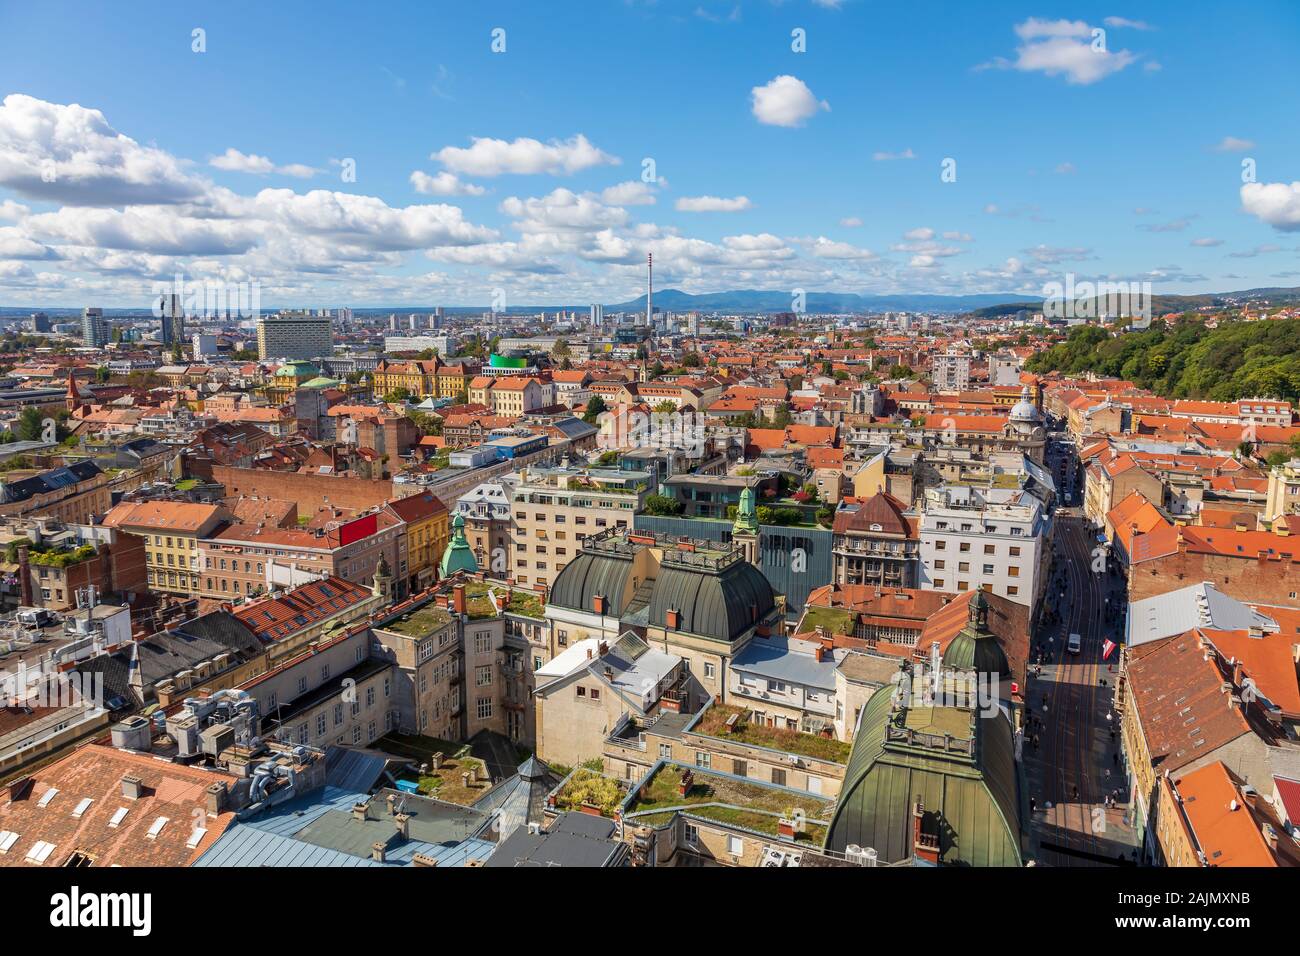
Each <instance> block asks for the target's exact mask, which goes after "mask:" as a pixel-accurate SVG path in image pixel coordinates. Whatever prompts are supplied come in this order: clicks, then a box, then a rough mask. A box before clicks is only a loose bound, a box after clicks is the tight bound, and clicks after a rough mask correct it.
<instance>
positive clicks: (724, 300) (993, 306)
mask: <svg viewBox="0 0 1300 956" xmlns="http://www.w3.org/2000/svg"><path fill="white" fill-rule="evenodd" d="M1262 299H1267V300H1268V301H1269V302H1270V303H1272V304H1274V305H1284V304H1297V303H1300V287H1295V288H1262V289H1243V290H1241V291H1238V292H1205V293H1200V294H1196V295H1153V296H1152V311H1153V312H1154V313H1155V314H1157V315H1159V314H1163V313H1165V312H1182V311H1186V310H1189V309H1198V308H1204V307H1207V306H1225V305H1233V304H1239V303H1242V302H1245V301H1247V300H1254V301H1258V300H1262ZM1042 303H1043V298H1042V296H1031V295H1024V294H1022V293H1015V292H990V293H981V294H978V295H925V294H921V293H915V294H908V293H899V294H897V295H858V294H857V293H853V292H807V293H805V294H804V302H803V310H804V311H805V312H810V313H813V314H823V315H824V314H828V313H840V314H844V313H862V312H937V313H947V314H954V315H955V314H962V313H973V314H975V315H976V316H979V317H993V316H998V315H1007V314H1010V313H1014V312H1016V311H1019V310H1020V309H1023V308H1028V309H1031V310H1033V311H1039V310H1040V309H1041V307H1042ZM654 304H655V307H656V308H658V309H663V310H665V311H668V312H704V313H710V312H720V313H723V314H744V313H760V312H792V311H794V302H793V293H791V292H780V291H775V292H774V291H766V290H761V289H734V290H731V291H728V292H704V293H700V294H698V295H696V294H692V293H690V292H682V291H681V290H680V289H659V290H656V291H655V294H654ZM588 307H589V306H588V305H587V304H586V303H575V304H570V305H556V304H554V303H551V304H547V305H515V306H511V307H510V308H509V309H508V310H507V311H508V312H511V313H525V312H539V311H547V312H551V311H555V310H557V309H565V310H568V311H576V312H579V313H581V312H586V311H587V309H588ZM280 308H288V307H287V306H282V305H281V306H276V305H269V304H265V303H264V304H263V306H262V312H263V314H269V313H272V312H274V311H276V310H277V309H280ZM444 308H445V311H446V312H447V314H449V315H456V314H466V313H468V314H478V313H482V312H486V311H487V310H488V307H487V306H486V305H483V306H465V305H459V306H445V307H444ZM604 308H605V310H606V311H607V312H639V311H642V310H644V309H645V296H639V297H638V298H635V299H630V300H628V301H626V302H616V303H612V304H609V305H606V306H605V307H604ZM41 310H42V307H40V306H30V307H29V306H23V307H17V306H0V318H17V317H23V318H25V317H26V316H27V315H29V314H30V313H32V312H34V311H41ZM43 311H45V312H47V313H48V314H49V315H50V317H51V318H62V317H65V316H76V315H80V314H81V310H80V309H69V308H67V307H53V308H50V307H45V308H44V309H43ZM352 311H353V312H354V314H356V315H376V314H382V315H387V314H389V313H397V314H398V315H406V314H408V313H412V312H415V313H426V312H432V311H433V306H429V305H402V306H393V305H387V306H358V307H355V308H353V310H352ZM104 313H105V315H109V316H114V317H123V316H130V315H134V316H139V315H142V314H147V310H145V309H113V308H108V309H105V310H104Z"/></svg>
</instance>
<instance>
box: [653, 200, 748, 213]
mask: <svg viewBox="0 0 1300 956" xmlns="http://www.w3.org/2000/svg"><path fill="white" fill-rule="evenodd" d="M673 205H674V207H675V208H676V209H677V211H678V212H743V211H745V210H746V209H749V208H750V206H752V205H753V204H752V203H751V202H750V201H749V197H748V196H733V197H731V198H730V199H728V198H724V197H722V196H682V197H681V198H680V199H678V200H677V202H675V203H674V204H673Z"/></svg>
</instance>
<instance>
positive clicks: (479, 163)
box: [430, 133, 619, 176]
mask: <svg viewBox="0 0 1300 956" xmlns="http://www.w3.org/2000/svg"><path fill="white" fill-rule="evenodd" d="M430 159H436V160H437V161H438V162H440V163H442V164H443V165H444V166H446V167H447V168H448V169H449V170H451V171H452V172H455V173H461V174H463V175H466V176H501V175H505V174H510V173H513V174H516V175H530V174H537V173H551V174H561V173H562V174H565V175H570V174H572V173H576V172H579V171H581V170H583V169H590V168H591V167H592V166H616V165H618V163H619V159H618V157H617V156H611V155H610V154H609V153H606V152H605V151H604V150H602V149H599V148H597V147H596V146H594V145H593V144H592V143H591V141H590V140H588V139H587V137H586V136H583V135H582V134H581V133H579V134H578V135H576V136H573V137H570V138H569V139H566V140H563V141H560V140H551V141H550V142H549V143H543V142H541V141H540V140H536V139H529V138H527V137H519V138H517V139H514V140H511V141H509V142H507V141H506V140H504V139H490V138H487V137H477V136H476V137H473V139H472V142H471V145H470V146H469V147H468V148H464V147H460V146H445V147H443V148H442V149H440V150H438V151H437V152H436V153H434V154H433V155H432V156H430Z"/></svg>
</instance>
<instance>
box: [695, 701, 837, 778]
mask: <svg viewBox="0 0 1300 956" xmlns="http://www.w3.org/2000/svg"><path fill="white" fill-rule="evenodd" d="M749 715H750V711H749V710H748V709H747V708H744V707H733V706H731V705H730V704H715V705H713V706H712V707H709V708H708V709H706V710H705V711H704V713H703V714H701V715H700V719H699V722H698V723H696V724H695V726H694V727H692V728H691V731H692V732H693V733H697V734H703V735H705V736H707V737H716V738H718V739H719V740H731V741H735V742H736V743H738V744H749V745H752V746H755V747H766V748H768V749H769V750H779V751H781V752H782V753H792V754H798V755H799V756H801V757H810V758H812V759H813V760H830V761H832V762H834V763H841V764H847V763H848V762H849V753H850V752H851V751H852V750H853V747H852V745H851V744H847V743H845V742H844V741H842V740H836V739H834V738H830V737H821V736H818V735H817V734H806V733H803V732H801V731H798V730H786V729H783V728H780V727H768V726H767V725H766V724H759V723H755V722H753V721H751V720H750V719H749ZM732 717H735V718H736V719H735V721H734V722H733V723H732V725H731V726H730V727H728V726H727V721H728V720H730V719H731V718H732Z"/></svg>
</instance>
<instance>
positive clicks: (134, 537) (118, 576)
mask: <svg viewBox="0 0 1300 956" xmlns="http://www.w3.org/2000/svg"><path fill="white" fill-rule="evenodd" d="M108 586H109V587H110V588H111V589H112V590H114V591H116V592H118V593H119V594H127V593H128V592H134V593H136V594H143V593H144V592H145V591H147V590H148V589H149V582H148V577H147V575H146V573H145V548H144V538H142V537H140V536H139V535H138V534H126V533H125V532H119V533H118V535H117V541H116V543H115V544H114V545H113V547H112V548H111V549H110V552H109V574H108Z"/></svg>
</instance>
